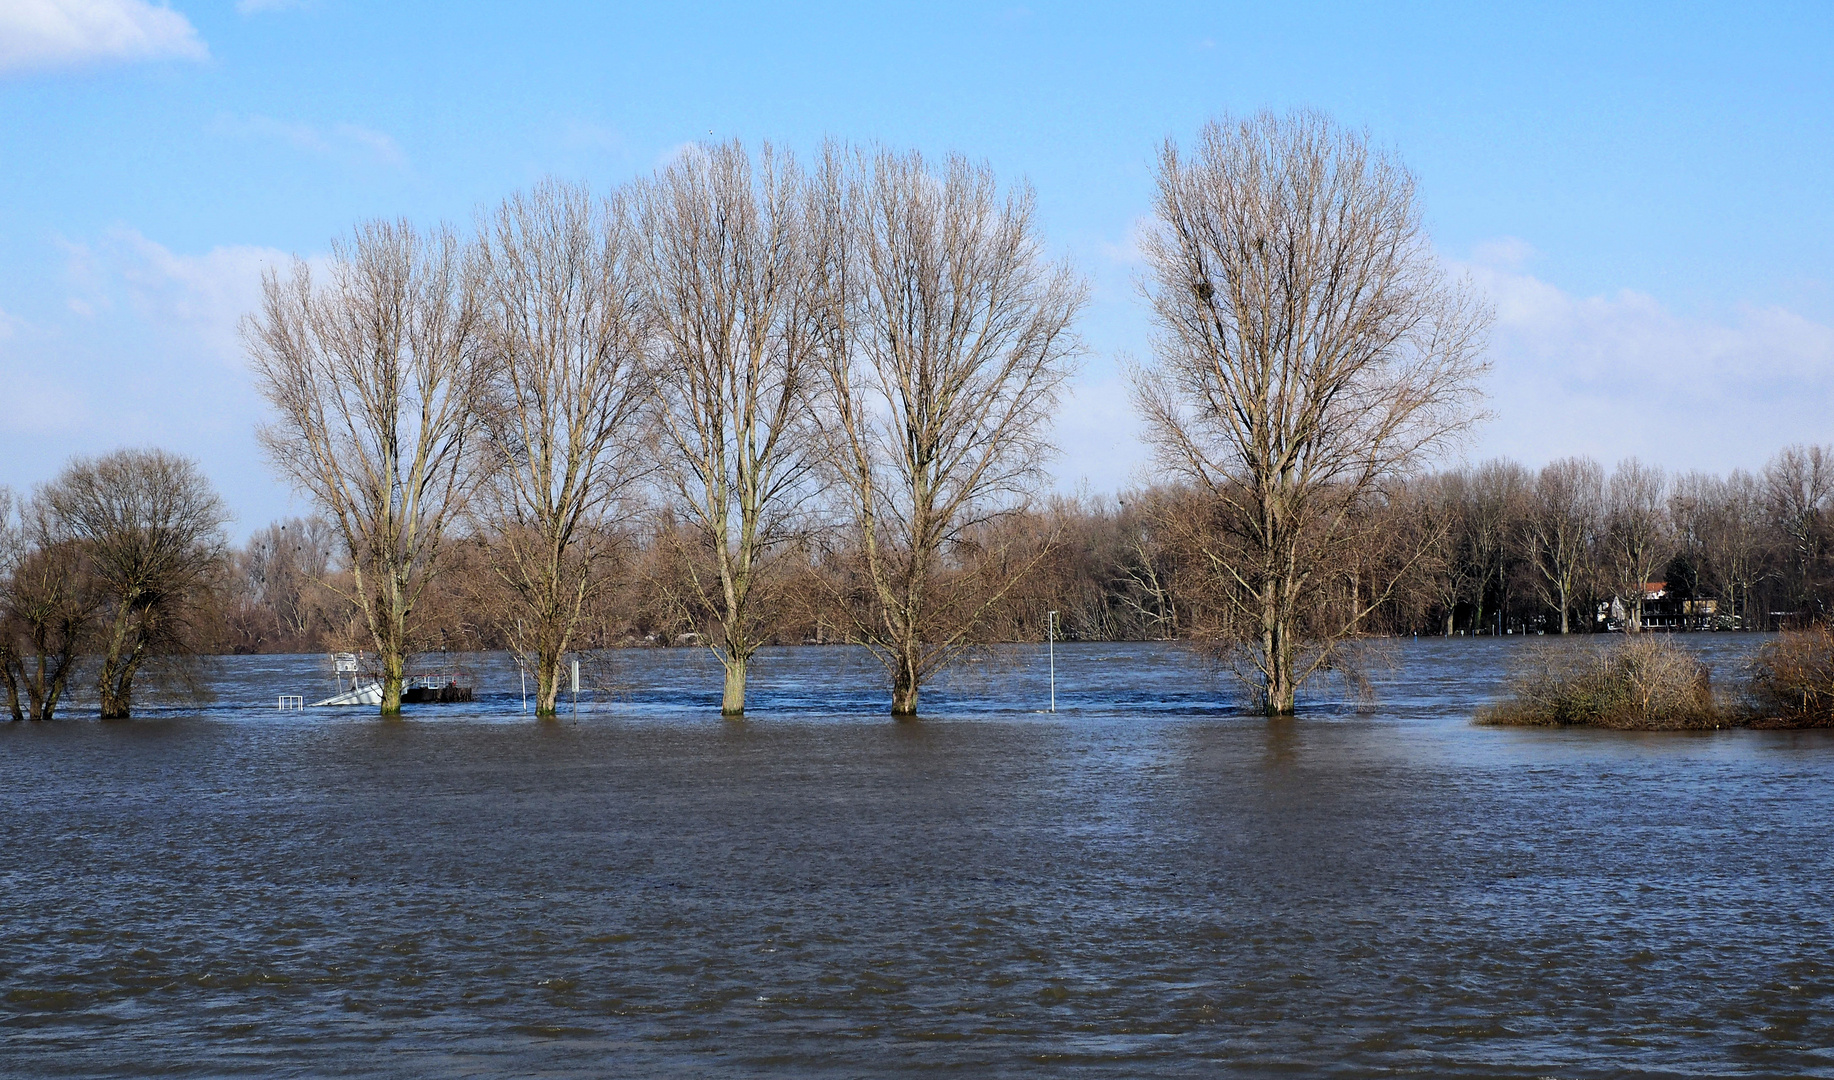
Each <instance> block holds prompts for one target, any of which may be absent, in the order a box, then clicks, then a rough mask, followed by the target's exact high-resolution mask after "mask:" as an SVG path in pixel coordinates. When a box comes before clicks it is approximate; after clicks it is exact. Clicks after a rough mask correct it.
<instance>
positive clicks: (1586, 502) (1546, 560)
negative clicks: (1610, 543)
mask: <svg viewBox="0 0 1834 1080" xmlns="http://www.w3.org/2000/svg"><path fill="white" fill-rule="evenodd" d="M1604 488H1605V470H1604V469H1603V468H1601V467H1600V466H1599V464H1598V462H1596V461H1593V460H1592V459H1591V458H1577V457H1570V458H1561V459H1560V460H1559V461H1554V462H1550V463H1549V464H1547V465H1546V466H1545V467H1543V468H1542V470H1541V472H1540V473H1538V474H1537V475H1536V476H1535V485H1534V490H1533V491H1532V492H1531V494H1530V496H1529V505H1528V521H1527V529H1526V531H1527V533H1528V548H1529V560H1530V561H1531V562H1532V563H1534V566H1535V571H1536V573H1537V574H1538V575H1539V578H1540V581H1541V584H1542V592H1543V594H1544V595H1545V596H1546V598H1547V600H1548V602H1549V603H1551V604H1553V605H1554V606H1555V607H1558V608H1559V609H1560V632H1561V633H1563V634H1565V633H1570V632H1571V630H1572V624H1571V622H1570V619H1569V613H1570V612H1571V611H1572V610H1573V603H1574V600H1575V598H1576V597H1577V596H1578V595H1579V591H1580V588H1581V587H1582V585H1583V584H1584V582H1585V580H1586V574H1587V570H1588V568H1589V567H1590V561H1589V559H1590V555H1591V551H1592V543H1593V541H1594V539H1595V538H1596V537H1597V536H1598V530H1599V525H1600V518H1601V515H1602V514H1603V512H1604V501H1605V492H1604Z"/></svg>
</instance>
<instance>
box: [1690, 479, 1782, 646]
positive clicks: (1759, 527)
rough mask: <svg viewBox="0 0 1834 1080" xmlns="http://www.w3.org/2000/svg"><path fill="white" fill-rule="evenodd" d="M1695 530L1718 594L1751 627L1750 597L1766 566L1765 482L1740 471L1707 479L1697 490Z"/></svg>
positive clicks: (1745, 625)
mask: <svg viewBox="0 0 1834 1080" xmlns="http://www.w3.org/2000/svg"><path fill="white" fill-rule="evenodd" d="M1696 499H1697V501H1698V503H1699V509H1698V510H1697V516H1698V517H1699V523H1698V525H1697V526H1696V529H1697V531H1698V533H1699V536H1700V544H1701V550H1702V552H1703V554H1704V555H1705V558H1706V561H1707V566H1708V568H1709V571H1710V572H1711V574H1712V579H1713V581H1714V582H1715V583H1716V585H1717V587H1718V591H1719V597H1720V600H1721V602H1723V603H1724V604H1725V605H1726V607H1727V608H1728V609H1729V610H1730V612H1731V614H1733V615H1735V616H1737V617H1738V619H1739V626H1740V628H1742V629H1746V630H1750V629H1753V628H1754V626H1753V620H1752V617H1751V616H1752V606H1751V597H1752V593H1753V591H1754V590H1755V589H1756V588H1757V586H1758V583H1759V581H1761V580H1762V579H1763V578H1764V576H1765V574H1766V573H1767V570H1766V568H1765V565H1764V562H1765V560H1764V549H1765V546H1766V544H1767V542H1768V541H1767V538H1768V532H1767V530H1766V529H1765V521H1764V503H1765V493H1764V485H1763V483H1762V482H1761V481H1760V480H1759V479H1758V478H1757V477H1755V476H1753V475H1751V474H1750V473H1748V472H1746V471H1745V470H1743V469H1734V470H1732V471H1731V472H1730V473H1728V474H1726V476H1725V477H1724V478H1723V479H1722V478H1719V477H1709V478H1707V480H1706V481H1705V482H1704V483H1702V484H1701V485H1700V486H1699V488H1698V489H1697V492H1696Z"/></svg>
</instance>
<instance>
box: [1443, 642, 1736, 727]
mask: <svg viewBox="0 0 1834 1080" xmlns="http://www.w3.org/2000/svg"><path fill="white" fill-rule="evenodd" d="M1478 719H1479V721H1480V722H1482V723H1486V724H1523V725H1547V726H1559V725H1574V726H1587V727H1605V728H1619V729H1625V730H1681V729H1687V728H1716V727H1724V726H1726V725H1727V724H1729V723H1730V722H1731V721H1732V717H1731V715H1730V714H1729V713H1728V712H1727V711H1726V710H1725V709H1724V708H1722V707H1721V705H1720V704H1719V703H1718V702H1717V701H1716V700H1715V698H1714V695H1713V685H1712V675H1711V672H1710V671H1709V669H1708V668H1707V666H1706V665H1705V664H1703V663H1701V662H1700V660H1699V658H1698V657H1696V656H1695V655H1694V654H1693V653H1692V652H1690V651H1688V650H1687V649H1685V648H1682V647H1681V646H1679V645H1676V644H1675V643H1674V642H1673V641H1672V640H1670V639H1669V638H1667V637H1665V636H1658V635H1645V634H1639V635H1634V636H1631V637H1628V638H1625V639H1624V640H1622V641H1620V642H1618V643H1617V644H1615V645H1612V646H1611V647H1609V648H1604V649H1591V648H1585V647H1576V646H1571V645H1545V646H1538V647H1534V648H1531V649H1530V650H1529V652H1528V655H1527V656H1526V657H1525V658H1524V659H1523V660H1522V661H1521V662H1520V663H1518V664H1517V665H1516V666H1515V670H1514V671H1513V673H1512V675H1511V677H1510V680H1509V697H1508V698H1507V699H1505V700H1504V701H1502V702H1500V703H1498V704H1496V705H1494V706H1491V707H1489V708H1487V709H1485V710H1483V711H1482V712H1481V713H1480V714H1479V717H1478Z"/></svg>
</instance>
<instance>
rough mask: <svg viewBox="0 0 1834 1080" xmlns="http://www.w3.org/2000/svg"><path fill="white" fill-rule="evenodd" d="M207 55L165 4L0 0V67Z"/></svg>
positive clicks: (106, 0)
mask: <svg viewBox="0 0 1834 1080" xmlns="http://www.w3.org/2000/svg"><path fill="white" fill-rule="evenodd" d="M209 55H210V50H209V49H207V48H205V46H204V42H203V40H202V39H201V38H199V37H198V36H197V29H196V28H195V27H193V26H192V25H191V22H190V20H188V19H186V18H185V17H184V16H183V15H181V14H179V13H178V12H176V11H173V10H172V9H171V8H169V7H166V6H164V5H163V4H150V3H147V2H146V0H0V73H16V72H28V71H42V70H47V69H52V68H62V67H74V66H81V65H84V64H93V63H106V62H127V61H134V60H162V59H173V60H204V59H207V58H208V57H209Z"/></svg>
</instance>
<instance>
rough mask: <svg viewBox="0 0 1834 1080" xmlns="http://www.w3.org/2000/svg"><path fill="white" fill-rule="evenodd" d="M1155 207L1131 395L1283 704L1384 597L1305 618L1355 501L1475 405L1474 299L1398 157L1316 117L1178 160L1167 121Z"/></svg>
mask: <svg viewBox="0 0 1834 1080" xmlns="http://www.w3.org/2000/svg"><path fill="white" fill-rule="evenodd" d="M1155 210H1156V212H1157V217H1158V226H1157V228H1156V230H1155V231H1154V232H1153V234H1152V235H1151V236H1150V237H1149V238H1148V239H1147V241H1146V244H1145V253H1146V257H1147V261H1148V264H1149V266H1150V267H1151V280H1150V282H1149V284H1148V288H1147V294H1148V298H1149V299H1150V301H1151V303H1152V306H1153V313H1154V315H1155V318H1156V321H1157V323H1158V327H1159V334H1158V337H1157V339H1156V341H1155V349H1154V352H1155V358H1156V363H1155V364H1154V365H1153V366H1151V367H1145V368H1142V369H1140V370H1139V371H1138V372H1137V373H1136V378H1135V398H1136V401H1137V402H1138V405H1139V408H1140V410H1141V412H1142V413H1143V414H1144V417H1145V420H1146V425H1147V431H1148V438H1150V439H1151V440H1152V442H1153V444H1154V448H1155V450H1156V452H1157V456H1158V459H1159V461H1160V462H1161V463H1162V465H1163V466H1164V467H1166V468H1167V469H1169V470H1171V471H1172V472H1173V473H1175V474H1176V475H1178V476H1181V477H1184V478H1186V479H1188V480H1189V481H1190V482H1192V483H1194V484H1196V485H1197V486H1198V487H1200V488H1201V489H1202V490H1204V491H1205V492H1207V493H1208V494H1209V495H1210V497H1211V498H1212V499H1214V500H1215V502H1216V504H1217V506H1218V508H1219V514H1220V518H1221V527H1222V528H1223V529H1224V530H1225V531H1226V532H1227V533H1228V534H1229V535H1230V536H1231V537H1233V538H1234V539H1235V541H1236V542H1237V543H1238V545H1239V555H1237V556H1235V557H1233V558H1230V559H1223V558H1219V559H1217V560H1216V562H1215V564H1214V565H1215V567H1216V572H1217V574H1218V575H1219V577H1220V578H1221V580H1222V581H1223V582H1224V583H1225V584H1226V585H1227V586H1228V589H1227V594H1228V595H1229V596H1230V597H1231V602H1232V603H1233V604H1234V606H1235V607H1236V609H1237V613H1238V615H1239V616H1240V622H1241V624H1242V625H1243V626H1245V627H1246V628H1247V632H1246V633H1244V634H1243V635H1242V636H1241V637H1240V638H1239V639H1238V640H1237V642H1236V645H1237V647H1238V649H1239V650H1240V652H1241V654H1242V655H1243V656H1244V657H1245V659H1246V661H1247V665H1248V667H1249V669H1250V670H1252V671H1253V672H1254V675H1255V678H1256V687H1255V688H1256V692H1257V693H1258V695H1259V696H1260V700H1261V703H1262V705H1263V707H1264V708H1265V709H1266V710H1267V711H1268V712H1269V713H1272V714H1284V713H1290V712H1291V711H1292V710H1293V703H1294V696H1295V694H1296V692H1297V690H1298V687H1299V686H1300V684H1301V683H1303V682H1304V681H1305V680H1306V678H1308V677H1309V676H1310V675H1311V674H1313V673H1314V672H1316V671H1319V670H1320V669H1322V668H1324V667H1325V666H1327V665H1328V664H1330V663H1331V662H1332V659H1333V654H1334V651H1335V650H1334V648H1333V647H1334V645H1335V644H1336V643H1337V642H1339V641H1340V640H1342V639H1343V638H1344V637H1346V636H1347V635H1349V634H1351V633H1352V632H1353V631H1354V629H1355V626H1356V624H1357V621H1358V620H1359V619H1360V618H1361V616H1362V615H1363V614H1366V613H1367V612H1368V611H1369V610H1371V609H1373V607H1374V606H1375V605H1376V604H1378V603H1380V602H1381V601H1383V600H1384V599H1386V597H1385V596H1384V595H1382V594H1376V595H1372V596H1371V597H1369V598H1368V601H1367V602H1362V601H1359V602H1358V603H1356V604H1352V605H1350V607H1351V609H1353V610H1350V611H1349V612H1348V615H1349V617H1348V618H1346V619H1341V620H1334V621H1333V622H1331V623H1320V624H1317V625H1315V626H1314V627H1312V628H1310V629H1302V626H1301V619H1302V615H1303V614H1304V613H1305V612H1306V611H1307V610H1308V609H1310V608H1312V607H1313V606H1315V605H1316V604H1318V601H1319V600H1320V598H1321V597H1322V596H1323V595H1324V594H1325V593H1326V592H1328V591H1329V590H1331V589H1332V588H1334V587H1335V586H1336V584H1337V582H1336V580H1335V579H1336V575H1337V572H1338V568H1339V567H1340V566H1341V565H1344V564H1345V563H1347V562H1349V561H1350V560H1349V559H1348V558H1347V557H1346V556H1347V555H1348V554H1349V551H1350V550H1351V547H1352V545H1354V543H1355V542H1356V540H1357V537H1358V529H1357V527H1356V523H1357V521H1358V518H1359V515H1360V513H1361V511H1362V510H1363V509H1364V508H1365V507H1366V506H1367V505H1368V504H1369V503H1370V502H1371V501H1372V500H1377V499H1379V498H1380V497H1381V495H1382V493H1383V490H1384V488H1385V487H1386V486H1388V485H1391V484H1393V483H1394V482H1396V481H1398V480H1400V479H1401V478H1403V477H1405V476H1406V475H1408V474H1409V473H1411V472H1413V471H1414V470H1415V469H1417V468H1418V467H1419V466H1420V465H1421V464H1422V463H1423V462H1424V461H1425V459H1426V458H1427V457H1428V456H1429V455H1430V454H1431V453H1432V452H1433V451H1435V450H1437V449H1438V448H1441V447H1443V446H1444V445H1446V444H1447V443H1448V442H1449V441H1451V440H1453V439H1455V438H1456V437H1458V436H1459V435H1460V434H1461V433H1463V432H1464V431H1465V430H1466V429H1468V428H1469V426H1470V425H1471V424H1472V422H1473V421H1474V419H1475V418H1476V413H1475V406H1476V403H1477V401H1478V398H1479V391H1478V386H1477V380H1478V377H1479V375H1480V374H1481V373H1482V372H1483V370H1484V365H1483V364H1482V363H1481V362H1480V359H1479V355H1480V352H1481V349H1482V344H1483V338H1484V334H1485V332H1486V330H1487V328H1488V326H1489V322H1490V313H1489V312H1488V310H1487V309H1485V308H1484V307H1483V306H1482V305H1481V304H1480V303H1479V302H1478V301H1477V299H1476V298H1475V296H1474V294H1473V293H1472V291H1471V290H1470V289H1469V288H1468V287H1467V286H1465V285H1463V284H1456V285H1455V284H1450V283H1448V282H1447V280H1446V278H1445V274H1444V272H1443V271H1442V270H1441V269H1440V266H1439V263H1438V261H1437V259H1436V258H1435V257H1434V255H1433V252H1432V250H1431V248H1430V246H1429V244H1428V242H1427V238H1426V234H1425V232H1424V230H1423V228H1422V226H1421V223H1420V211H1419V207H1418V204H1417V201H1416V197H1415V189H1414V180H1413V177H1412V176H1411V175H1410V174H1409V173H1408V172H1407V170H1406V169H1405V168H1404V167H1403V166H1402V165H1400V163H1399V162H1397V161H1395V160H1394V159H1392V158H1391V157H1389V156H1388V155H1386V154H1384V153H1382V152H1380V151H1377V150H1374V149H1372V148H1371V147H1370V146H1369V144H1368V142H1367V140H1366V139H1365V138H1364V137H1363V136H1361V135H1357V134H1354V133H1351V132H1347V131H1344V130H1342V129H1340V128H1338V127H1337V126H1336V125H1335V124H1333V123H1332V122H1331V121H1330V120H1328V119H1326V118H1325V117H1323V116H1320V115H1317V114H1310V113H1302V114H1296V115H1292V116H1288V117H1277V116H1274V115H1271V114H1265V113H1263V114H1260V115H1258V116H1255V117H1253V118H1250V119H1246V120H1241V121H1230V122H1227V123H1221V122H1219V123H1211V124H1210V125H1208V126H1206V127H1205V128H1204V130H1203V132H1202V134H1201V136H1200V138H1199V143H1198V148H1197V151H1196V153H1195V155H1194V156H1193V157H1191V158H1189V159H1187V158H1186V157H1184V156H1183V155H1182V154H1181V153H1180V152H1179V149H1178V147H1177V146H1176V145H1175V144H1174V143H1172V142H1170V141H1169V140H1168V141H1167V143H1166V145H1165V148H1164V150H1163V151H1162V152H1161V155H1160V160H1159V175H1158V194H1157V197H1156V199H1155ZM1319 606H1322V605H1319Z"/></svg>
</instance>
